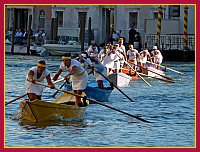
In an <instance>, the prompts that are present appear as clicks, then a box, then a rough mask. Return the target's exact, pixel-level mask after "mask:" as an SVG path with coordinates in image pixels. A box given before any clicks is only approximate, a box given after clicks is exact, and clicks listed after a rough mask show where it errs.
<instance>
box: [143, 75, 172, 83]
mask: <svg viewBox="0 0 200 152" xmlns="http://www.w3.org/2000/svg"><path fill="white" fill-rule="evenodd" d="M140 74H141V75H142V76H146V77H149V78H154V79H157V80H160V81H164V82H167V83H175V82H174V81H172V80H164V79H161V78H158V77H154V76H149V75H146V74H144V73H140Z"/></svg>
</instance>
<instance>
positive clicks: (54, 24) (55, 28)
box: [51, 18, 58, 41]
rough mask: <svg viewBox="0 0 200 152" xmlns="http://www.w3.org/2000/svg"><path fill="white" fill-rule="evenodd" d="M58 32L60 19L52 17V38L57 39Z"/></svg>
mask: <svg viewBox="0 0 200 152" xmlns="http://www.w3.org/2000/svg"><path fill="white" fill-rule="evenodd" d="M57 33H58V19H57V18H52V20H51V40H52V41H55V40H56V38H57Z"/></svg>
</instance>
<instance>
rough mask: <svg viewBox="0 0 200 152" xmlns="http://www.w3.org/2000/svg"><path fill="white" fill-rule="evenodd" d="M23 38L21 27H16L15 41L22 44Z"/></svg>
mask: <svg viewBox="0 0 200 152" xmlns="http://www.w3.org/2000/svg"><path fill="white" fill-rule="evenodd" d="M22 40H23V32H22V30H21V29H17V30H16V33H15V42H16V43H18V44H22Z"/></svg>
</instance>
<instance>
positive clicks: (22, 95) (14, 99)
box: [5, 93, 27, 105]
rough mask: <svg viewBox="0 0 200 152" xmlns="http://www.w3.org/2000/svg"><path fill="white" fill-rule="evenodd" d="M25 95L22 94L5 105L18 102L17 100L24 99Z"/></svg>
mask: <svg viewBox="0 0 200 152" xmlns="http://www.w3.org/2000/svg"><path fill="white" fill-rule="evenodd" d="M26 95H27V93H25V94H23V95H21V96H19V97H17V98H15V99H12V100H11V101H9V102H6V103H5V105H8V104H10V103H12V102H14V101H16V100H18V99H21V98H23V97H25V96H26Z"/></svg>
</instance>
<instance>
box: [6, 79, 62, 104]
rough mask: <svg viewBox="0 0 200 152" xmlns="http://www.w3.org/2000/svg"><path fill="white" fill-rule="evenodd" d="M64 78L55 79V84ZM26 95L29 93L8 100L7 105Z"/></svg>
mask: <svg viewBox="0 0 200 152" xmlns="http://www.w3.org/2000/svg"><path fill="white" fill-rule="evenodd" d="M63 80H64V78H62V79H60V80H57V81H54V82H53V84H56V83H58V82H61V81H63ZM26 95H27V93H25V94H23V95H21V96H19V97H17V98H15V99H12V100H11V101H9V102H6V103H5V105H8V104H10V103H12V102H14V101H16V100H18V99H21V98H23V97H24V96H26Z"/></svg>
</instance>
